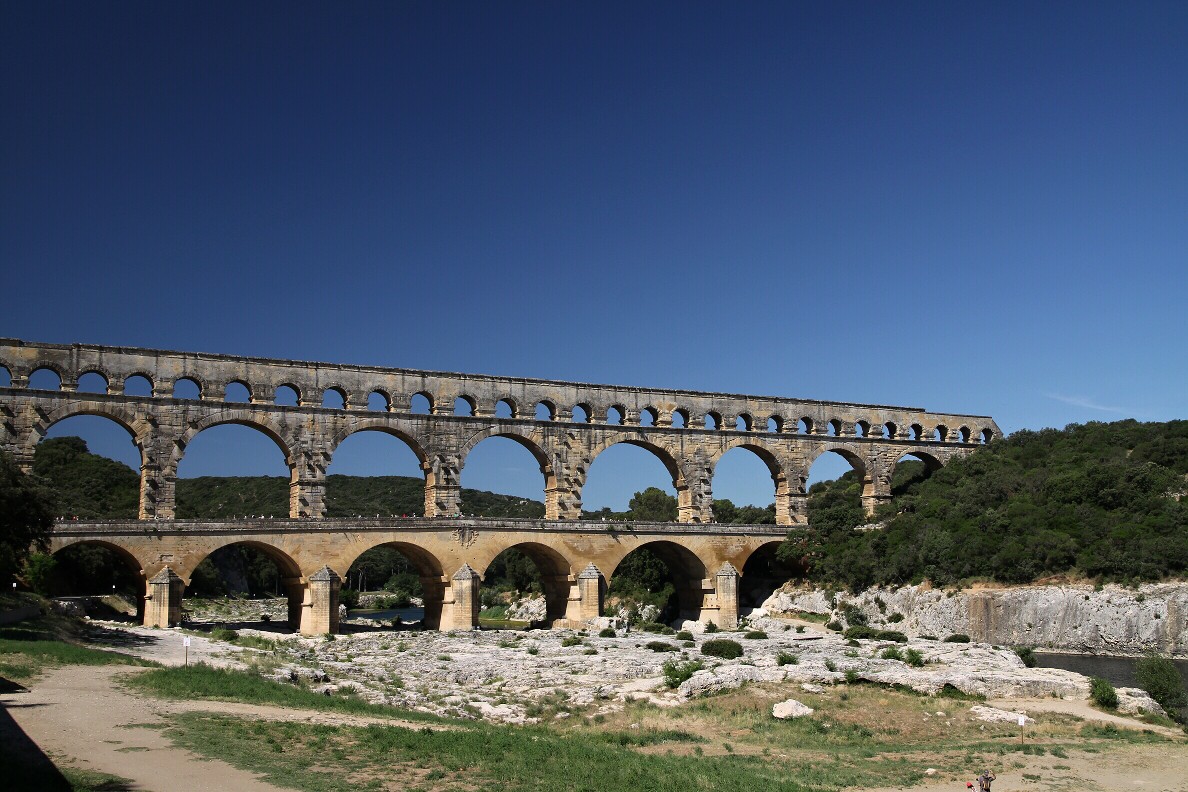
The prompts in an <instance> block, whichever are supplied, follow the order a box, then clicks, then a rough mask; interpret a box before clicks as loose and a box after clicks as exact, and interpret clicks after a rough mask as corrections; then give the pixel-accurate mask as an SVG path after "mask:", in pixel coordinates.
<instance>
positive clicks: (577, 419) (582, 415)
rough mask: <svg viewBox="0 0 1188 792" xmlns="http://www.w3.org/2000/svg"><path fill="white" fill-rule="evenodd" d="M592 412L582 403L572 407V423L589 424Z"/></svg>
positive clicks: (588, 406)
mask: <svg viewBox="0 0 1188 792" xmlns="http://www.w3.org/2000/svg"><path fill="white" fill-rule="evenodd" d="M593 414H594V411H593V410H591V409H590V405H588V404H585V403H582V404H575V405H573V418H572V420H573V422H574V423H590V416H591V415H593Z"/></svg>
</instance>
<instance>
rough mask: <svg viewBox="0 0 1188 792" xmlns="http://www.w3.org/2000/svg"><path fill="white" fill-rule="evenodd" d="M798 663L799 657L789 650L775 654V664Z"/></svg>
mask: <svg viewBox="0 0 1188 792" xmlns="http://www.w3.org/2000/svg"><path fill="white" fill-rule="evenodd" d="M798 663H800V658H799V657H797V656H796V655H794V654H792V653H791V652H780V653H779V654H778V655H776V665H781V666H786V665H797V664H798Z"/></svg>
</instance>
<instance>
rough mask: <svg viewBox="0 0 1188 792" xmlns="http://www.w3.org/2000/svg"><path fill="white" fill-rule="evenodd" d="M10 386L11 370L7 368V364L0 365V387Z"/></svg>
mask: <svg viewBox="0 0 1188 792" xmlns="http://www.w3.org/2000/svg"><path fill="white" fill-rule="evenodd" d="M11 387H12V372H11V371H9V370H8V366H0V388H11Z"/></svg>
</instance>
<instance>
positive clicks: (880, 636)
mask: <svg viewBox="0 0 1188 792" xmlns="http://www.w3.org/2000/svg"><path fill="white" fill-rule="evenodd" d="M842 634H843V635H844V636H845V637H846V638H850V639H852V640H860V639H865V640H868V641H895V642H896V643H907V636H906V635H904V634H903V633H901V632H899V631H898V630H878V629H875V628H874V627H866V626H865V625H859V626H857V627H850V628H848V629H847V630H846V631H845V632H844V633H842Z"/></svg>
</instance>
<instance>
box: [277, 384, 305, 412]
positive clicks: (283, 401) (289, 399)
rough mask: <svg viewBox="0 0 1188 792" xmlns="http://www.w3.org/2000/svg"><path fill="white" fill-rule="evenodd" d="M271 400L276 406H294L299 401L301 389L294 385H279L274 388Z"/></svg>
mask: <svg viewBox="0 0 1188 792" xmlns="http://www.w3.org/2000/svg"><path fill="white" fill-rule="evenodd" d="M272 402H273V404H275V405H277V406H278V407H296V406H297V405H298V404H300V403H301V391H299V390H298V389H297V386H296V385H281V386H280V387H278V388H277V389H276V393H275V394H274V395H273V397H272Z"/></svg>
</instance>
